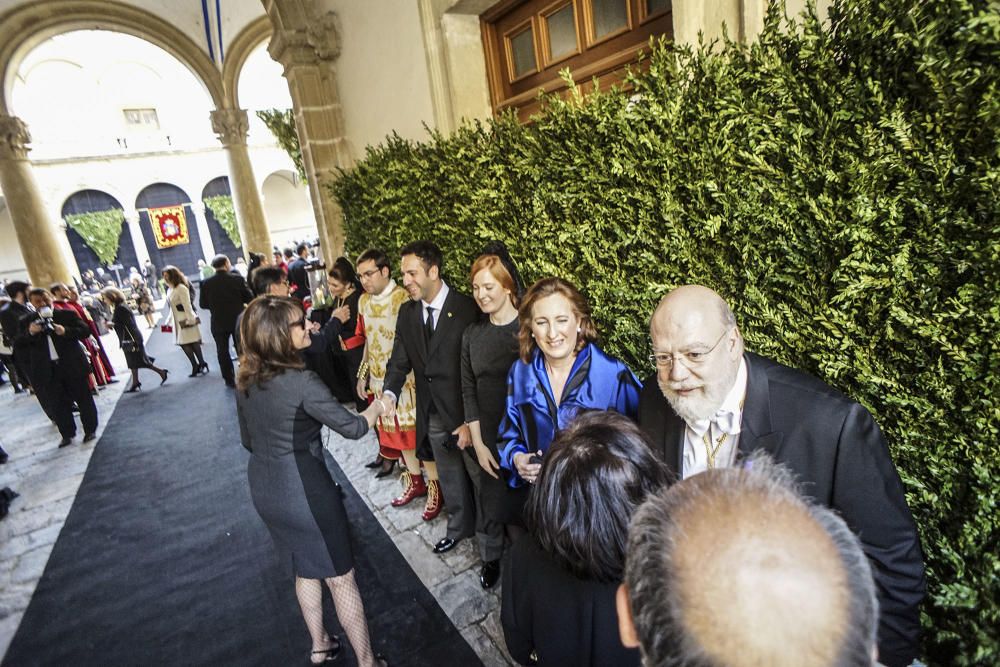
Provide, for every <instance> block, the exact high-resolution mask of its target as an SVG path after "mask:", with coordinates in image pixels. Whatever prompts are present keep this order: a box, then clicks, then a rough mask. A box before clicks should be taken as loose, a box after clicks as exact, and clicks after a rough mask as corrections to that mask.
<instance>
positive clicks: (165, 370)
mask: <svg viewBox="0 0 1000 667" xmlns="http://www.w3.org/2000/svg"><path fill="white" fill-rule="evenodd" d="M168 377H170V371H168V370H167V369H166V368H164V369H163V377H161V378H160V385H163V383H164V382H166V381H167V378H168Z"/></svg>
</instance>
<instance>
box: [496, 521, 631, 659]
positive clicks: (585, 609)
mask: <svg viewBox="0 0 1000 667" xmlns="http://www.w3.org/2000/svg"><path fill="white" fill-rule="evenodd" d="M618 583H619V582H615V583H606V584H605V583H600V582H597V581H587V580H584V579H579V578H577V577H576V576H574V575H573V574H571V573H569V572H567V571H566V570H564V569H563V568H562V567H560V565H559V564H558V563H557V562H556V561H555V560H553V558H552V557H551V556H549V555H548V554H547V553H545V552H544V551H542V549H541V547H540V546H539V545H538V543H537V542H536V541H535V538H533V537H531V536H527V537H524V538H522V539H520V540H518V541H517V542H515V543H514V546H513V547H512V548H511V554H510V561H509V562H508V564H507V565H505V566H504V568H503V594H502V595H501V603H502V606H501V608H500V621H501V623H502V625H503V636H504V639H505V640H506V641H507V650H508V651H510V655H511V657H512V658H514V659H515V660H517V661H518V662H519V663H521V664H522V665H527V664H531V654H532V653H535V654H536V655H537V657H538V663H537V664H539V665H552V666H553V667H555V666H564V667H587V666H588V665H589V666H591V667H597V666H598V665H606V666H607V667H639V650H638V649H627V648H625V647H624V646H623V645H622V642H621V638H620V636H619V634H618V610H617V608H616V607H615V593H616V591H617V590H618Z"/></svg>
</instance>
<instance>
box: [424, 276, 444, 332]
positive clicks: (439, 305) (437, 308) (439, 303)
mask: <svg viewBox="0 0 1000 667" xmlns="http://www.w3.org/2000/svg"><path fill="white" fill-rule="evenodd" d="M449 291H450V290H449V289H448V284H447V283H446V282H445V281H443V280H442V281H441V289H439V290H438V293H437V296H436V297H434V300H433V301H431V302H430V303H427V302H426V301H424V300H421V301H420V310H421V312H422V313H423V315H422V317H421V320H422V321H423V322H424V324H425V325H426V323H427V309H428V308H433V309H434V311H433V313H434V329H435V330H436V329H437V325H438V322H440V321H441V311H442V310H443V309H444V300H445V299H447V298H448V292H449Z"/></svg>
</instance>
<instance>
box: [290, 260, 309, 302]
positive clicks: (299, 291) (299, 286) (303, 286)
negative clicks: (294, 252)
mask: <svg viewBox="0 0 1000 667" xmlns="http://www.w3.org/2000/svg"><path fill="white" fill-rule="evenodd" d="M308 266H309V263H308V262H307V261H306V260H304V259H302V258H301V257H298V258H296V259H295V261H293V262H292V263H291V264H289V265H288V282H290V283H292V284H293V285H295V292H293V293H292V296H294V297H295V298H296V299H304V298H306V297H307V296H309V274H308V273H307V272H306V268H307V267H308Z"/></svg>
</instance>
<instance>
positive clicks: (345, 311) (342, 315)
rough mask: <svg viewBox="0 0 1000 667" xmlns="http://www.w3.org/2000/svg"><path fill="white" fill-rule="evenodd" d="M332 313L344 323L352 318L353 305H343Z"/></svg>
mask: <svg viewBox="0 0 1000 667" xmlns="http://www.w3.org/2000/svg"><path fill="white" fill-rule="evenodd" d="M332 315H333V316H334V317H336V318H337V319H338V320H340V321H341V322H342V323H343V322H347V320H349V319H351V307H350V306H348V305H343V306H341V307H340V308H336V309H335V310H334V311H333V313H332Z"/></svg>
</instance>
